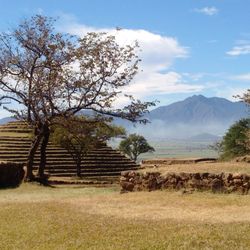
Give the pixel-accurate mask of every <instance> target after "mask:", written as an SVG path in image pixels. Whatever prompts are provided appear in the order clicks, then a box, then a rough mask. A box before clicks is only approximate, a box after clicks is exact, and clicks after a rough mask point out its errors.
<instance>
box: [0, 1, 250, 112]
mask: <svg viewBox="0 0 250 250" xmlns="http://www.w3.org/2000/svg"><path fill="white" fill-rule="evenodd" d="M0 4H1V9H0V16H1V19H0V31H1V32H2V31H6V30H8V29H10V28H13V27H15V26H16V25H17V24H18V23H19V21H20V20H22V19H23V18H26V17H30V16H32V15H34V14H43V15H47V16H53V17H59V21H58V23H57V29H58V30H59V31H66V32H68V33H71V34H76V35H79V36H84V34H86V33H87V32H89V31H107V32H111V33H112V34H115V35H116V36H117V40H118V41H119V43H120V44H126V43H133V41H135V40H137V41H138V42H139V45H140V48H141V52H140V55H139V56H140V58H141V59H142V62H141V65H140V66H141V69H142V72H141V73H140V74H138V75H137V77H136V78H135V79H134V81H133V83H132V84H131V85H130V86H129V87H128V88H127V89H126V91H127V92H128V93H129V94H133V95H135V96H136V97H138V98H141V99H143V100H155V99H157V100H159V101H160V103H159V105H167V104H169V103H172V102H174V101H178V100H182V99H184V98H186V97H188V96H191V95H194V94H202V95H205V96H207V97H210V96H219V97H225V98H228V99H231V100H233V99H234V98H233V95H235V94H240V93H243V92H244V91H245V90H246V89H247V88H250V15H249V13H250V1H248V0H214V1H213V0H210V1H206V0H199V1H198V0H188V1H183V0H154V1H152V0H126V1H125V0H105V1H104V0H103V1H102V0H91V1H89V0H74V1H68V0H60V1H59V0H57V1H56V0H43V1H41V0H37V1H34V0H32V1H31V0H29V1H28V0H22V1H18V0H9V1H5V0H0ZM117 27H119V28H121V30H120V31H119V32H117V31H116V28H117ZM0 111H1V114H0V116H3V111H2V110H0Z"/></svg>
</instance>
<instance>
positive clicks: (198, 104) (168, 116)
mask: <svg viewBox="0 0 250 250" xmlns="http://www.w3.org/2000/svg"><path fill="white" fill-rule="evenodd" d="M246 116H247V106H246V104H245V103H243V102H232V101H229V100H227V99H225V98H219V97H211V98H207V97H205V96H203V95H194V96H191V97H188V98H187V99H185V100H183V101H179V102H175V103H173V104H170V105H168V106H161V107H158V108H156V109H154V110H152V111H151V112H150V114H149V116H148V118H149V119H150V120H151V121H152V120H161V121H165V122H167V123H168V124H176V123H183V124H201V125H202V124H204V125H205V124H210V123H221V124H225V123H227V124H230V123H233V122H235V121H237V120H239V119H241V118H243V117H246Z"/></svg>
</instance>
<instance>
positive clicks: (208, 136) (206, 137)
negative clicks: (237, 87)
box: [188, 133, 221, 142]
mask: <svg viewBox="0 0 250 250" xmlns="http://www.w3.org/2000/svg"><path fill="white" fill-rule="evenodd" d="M188 140H189V141H197V142H203V141H206V142H209V141H211V142H216V141H219V140H221V137H220V136H217V135H213V134H209V133H202V134H198V135H194V136H191V137H189V138H188Z"/></svg>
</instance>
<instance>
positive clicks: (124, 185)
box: [121, 181, 134, 192]
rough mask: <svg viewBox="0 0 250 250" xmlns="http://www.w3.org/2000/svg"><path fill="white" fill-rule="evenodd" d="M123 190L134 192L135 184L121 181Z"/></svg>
mask: <svg viewBox="0 0 250 250" xmlns="http://www.w3.org/2000/svg"><path fill="white" fill-rule="evenodd" d="M121 187H122V190H126V191H129V192H132V191H133V189H134V184H133V183H131V182H128V181H124V182H121Z"/></svg>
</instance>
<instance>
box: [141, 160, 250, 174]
mask: <svg viewBox="0 0 250 250" xmlns="http://www.w3.org/2000/svg"><path fill="white" fill-rule="evenodd" d="M157 166H158V167H157ZM144 167H145V168H146V169H145V170H143V171H159V172H162V173H167V172H190V173H193V172H211V173H221V172H231V173H245V174H250V164H249V163H246V162H234V161H231V162H213V163H205V162H203V163H202V162H200V163H194V164H173V165H167V164H166V165H163V164H159V165H157V164H156V167H153V165H151V166H148V165H147V164H145V165H144ZM148 167H150V168H148Z"/></svg>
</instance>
